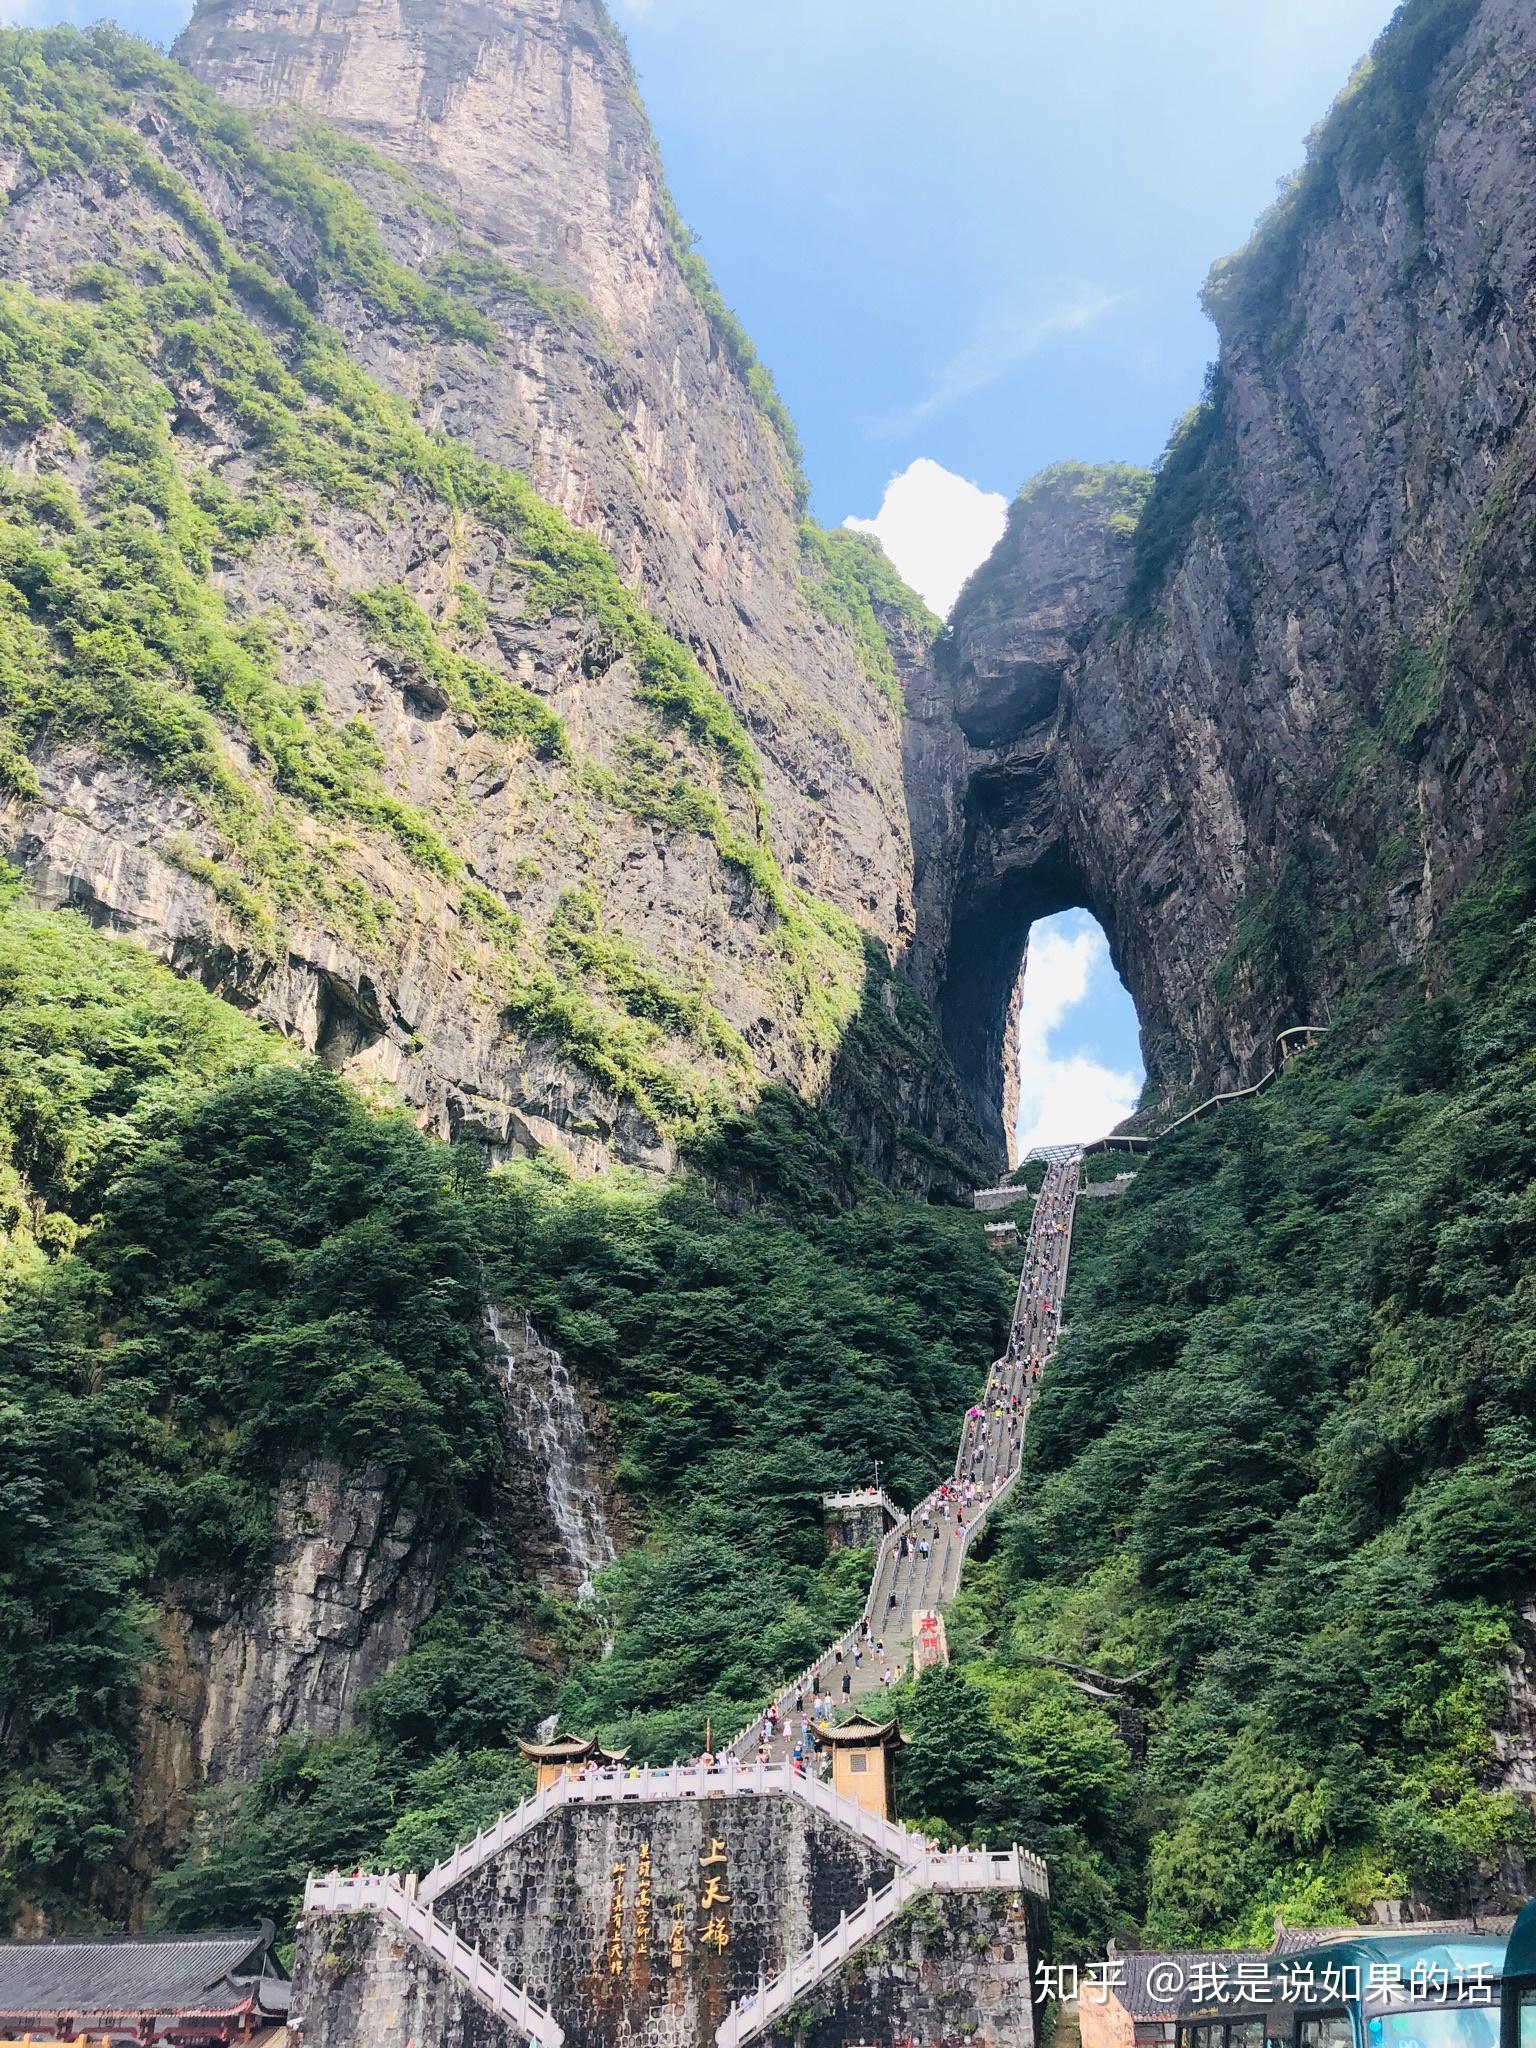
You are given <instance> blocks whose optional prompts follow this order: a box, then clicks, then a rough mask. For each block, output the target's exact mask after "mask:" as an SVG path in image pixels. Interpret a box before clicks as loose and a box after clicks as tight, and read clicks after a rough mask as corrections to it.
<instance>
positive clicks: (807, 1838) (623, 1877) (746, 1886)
mask: <svg viewBox="0 0 1536 2048" xmlns="http://www.w3.org/2000/svg"><path fill="white" fill-rule="evenodd" d="M892 1875H893V1866H892V1864H891V1863H890V1862H889V1861H888V1860H883V1859H882V1858H881V1857H879V1856H878V1855H876V1854H875V1852H874V1851H873V1850H872V1849H870V1848H869V1847H868V1846H867V1845H866V1844H864V1843H862V1842H860V1841H859V1840H858V1839H857V1837H855V1836H853V1835H850V1834H845V1833H844V1831H843V1830H842V1829H841V1828H839V1827H837V1826H836V1825H834V1824H833V1823H832V1822H830V1821H827V1820H824V1819H823V1818H822V1817H821V1816H820V1815H819V1814H816V1813H813V1812H811V1811H809V1810H808V1809H807V1808H805V1807H803V1806H801V1805H800V1804H799V1803H798V1802H797V1801H793V1800H788V1799H782V1798H779V1799H774V1798H767V1799H758V1798H738V1799H700V1800H698V1801H693V1800H686V1801H668V1802H665V1803H657V1804H647V1805H635V1806H579V1807H568V1808H567V1809H565V1811H563V1812H561V1813H558V1814H555V1815H552V1816H551V1817H550V1819H549V1820H548V1821H546V1822H545V1823H544V1825H543V1826H542V1827H539V1828H536V1829H534V1830H533V1831H532V1833H530V1834H528V1835H525V1836H523V1837H522V1838H521V1839H520V1840H518V1841H517V1842H515V1843H513V1845H512V1846H511V1848H510V1849H508V1850H507V1851H506V1852H505V1853H504V1854H503V1855H502V1856H501V1857H499V1858H498V1859H497V1861H496V1862H494V1863H490V1864H487V1865H486V1866H485V1867H484V1868H483V1869H481V1870H479V1871H476V1872H475V1873H474V1874H473V1875H472V1876H470V1877H467V1878H465V1879H464V1880H463V1882H462V1883H460V1884H458V1885H455V1886H454V1887H453V1889H452V1890H450V1891H447V1892H444V1893H443V1894H442V1895H441V1896H440V1897H439V1898H438V1899H437V1901H436V1902H435V1905H434V1911H435V1912H436V1913H437V1915H438V1917H439V1918H440V1919H442V1920H444V1921H446V1922H447V1923H448V1924H449V1925H450V1926H451V1927H453V1928H454V1930H455V1932H456V1933H458V1934H459V1935H460V1936H461V1937H462V1938H463V1939H464V1940H465V1941H467V1942H470V1943H472V1944H473V1945H474V1946H475V1947H476V1948H478V1949H479V1950H480V1952H481V1954H482V1955H484V1956H485V1957H486V1958H487V1960H488V1961H490V1962H493V1963H495V1964H496V1965H497V1966H498V1968H499V1969H500V1970H501V1972H502V1974H503V1976H505V1977H507V1978H508V1979H510V1981H511V1982H512V1983H514V1984H521V1985H522V1986H524V1988H525V1989H527V1990H528V1991H531V1992H532V1993H533V1995H534V1997H535V1998H537V1999H538V2000H539V2002H540V2003H541V2004H542V2005H545V2006H547V2007H548V2008H549V2010H550V2011H551V2012H552V2013H553V2014H554V2015H555V2017H556V2019H558V2020H559V2022H560V2024H561V2026H563V2027H564V2028H565V2032H566V2039H567V2042H568V2044H569V2048H598V2044H605V2048H606V2044H609V2043H612V2042H615V2041H619V2040H623V2041H624V2042H626V2043H634V2044H636V2048H641V2044H645V2048H694V2044H703V2043H707V2042H709V2041H710V2040H711V2039H712V2038H713V2035H714V2030H715V2028H716V2026H718V2024H719V2023H720V2021H721V2020H722V2019H723V2018H724V2017H725V2014H726V2012H727V2011H728V2010H729V2008H730V2006H731V2005H732V2004H733V2002H734V2001H735V2000H736V1999H737V1998H739V1997H740V1996H741V1995H742V1994H743V1993H745V1992H753V1991H756V1989H757V1983H758V1977H759V1974H760V1973H761V1975H763V1976H764V1977H773V1976H776V1975H777V1973H778V1972H779V1971H780V1970H782V1969H783V1968H784V1967H785V1966H786V1965H787V1964H788V1963H790V1962H791V1961H793V1959H794V1958H795V1957H796V1956H798V1955H801V1954H803V1953H804V1951H805V1950H806V1949H807V1948H809V1947H810V1945H811V1942H812V1941H813V1940H814V1939H815V1937H816V1936H817V1935H818V1934H825V1933H826V1931H827V1930H828V1929H829V1928H831V1927H835V1926H836V1925H837V1921H838V1916H839V1914H841V1913H845V1912H848V1913H851V1912H853V1911H854V1910H855V1908H857V1907H858V1906H860V1905H862V1904H863V1901H864V1896H865V1893H866V1892H868V1891H870V1890H875V1891H878V1890H879V1889H880V1888H881V1886H883V1885H885V1884H886V1883H888V1882H889V1880H890V1878H891V1876H892Z"/></svg>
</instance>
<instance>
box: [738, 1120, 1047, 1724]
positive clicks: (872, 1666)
mask: <svg viewBox="0 0 1536 2048" xmlns="http://www.w3.org/2000/svg"><path fill="white" fill-rule="evenodd" d="M1080 1161H1081V1154H1080V1153H1079V1152H1078V1151H1077V1150H1075V1149H1074V1150H1073V1151H1072V1153H1071V1155H1070V1157H1068V1158H1065V1159H1060V1160H1058V1161H1056V1162H1054V1163H1053V1164H1052V1165H1051V1166H1050V1167H1049V1168H1048V1170H1047V1172H1046V1176H1045V1180H1044V1182H1043V1183H1042V1185H1041V1189H1040V1193H1039V1196H1038V1197H1037V1199H1036V1202H1035V1210H1034V1216H1033V1219H1032V1221H1031V1223H1030V1228H1029V1238H1028V1242H1027V1243H1026V1245H1025V1250H1024V1264H1023V1267H1022V1269H1021V1271H1020V1274H1019V1285H1018V1292H1017V1293H1016V1295H1015V1296H1014V1306H1013V1322H1012V1326H1011V1328H1010V1331H1009V1336H1008V1344H1007V1348H1006V1350H1005V1351H1004V1353H1003V1356H1002V1357H1001V1358H999V1359H998V1360H997V1361H996V1362H995V1364H994V1365H993V1367H992V1370H991V1372H990V1374H989V1375H988V1377H987V1385H986V1391H985V1393H984V1394H983V1395H982V1396H981V1398H980V1399H979V1400H978V1401H976V1402H975V1403H974V1404H973V1405H972V1408H971V1409H970V1410H969V1411H968V1412H967V1414H966V1418H965V1423H964V1427H963V1428H962V1430H961V1434H960V1448H959V1450H958V1452H957V1453H956V1456H955V1465H954V1470H953V1472H952V1473H951V1475H950V1477H949V1479H948V1480H947V1481H946V1482H944V1484H943V1485H941V1486H938V1487H936V1488H935V1489H934V1491H933V1492H932V1493H930V1494H929V1495H928V1497H927V1499H926V1500H922V1501H919V1502H918V1504H917V1506H916V1507H915V1508H913V1509H912V1511H911V1513H910V1514H908V1515H907V1516H905V1517H904V1518H903V1519H902V1520H901V1521H899V1522H898V1523H897V1524H896V1526H895V1527H894V1528H893V1529H891V1530H890V1531H889V1532H888V1533H887V1535H886V1537H885V1539H884V1541H883V1542H882V1543H881V1545H880V1549H879V1553H878V1555H877V1557H876V1560H875V1568H874V1573H873V1576H872V1578H871V1582H870V1589H869V1594H868V1597H867V1599H866V1600H865V1603H864V1611H863V1613H862V1615H861V1616H860V1618H859V1620H858V1621H857V1622H855V1624H854V1626H853V1627H852V1628H851V1629H850V1630H849V1631H848V1633H847V1634H846V1635H845V1636H844V1637H843V1638H842V1639H841V1641H840V1642H837V1643H833V1644H831V1645H829V1647H828V1648H827V1649H826V1650H825V1651H824V1652H823V1653H822V1655H821V1656H820V1657H819V1658H818V1659H817V1660H816V1662H815V1663H814V1664H813V1665H811V1666H809V1667H808V1669H807V1670H805V1671H803V1672H802V1673H801V1674H800V1675H799V1677H798V1678H796V1679H794V1680H793V1681H792V1682H791V1683H790V1684H789V1685H787V1686H786V1687H785V1688H784V1689H783V1691H782V1692H781V1693H780V1694H779V1696H778V1698H777V1700H776V1701H775V1702H774V1705H775V1706H776V1708H777V1710H778V1729H777V1732H776V1733H775V1734H773V1735H771V1736H770V1737H769V1738H768V1740H767V1744H766V1747H767V1752H768V1755H769V1757H770V1758H771V1759H772V1760H773V1761H775V1762H780V1761H783V1760H784V1759H785V1758H787V1757H788V1756H789V1755H790V1754H791V1752H792V1749H793V1746H794V1744H795V1742H796V1741H797V1740H798V1739H800V1737H801V1734H802V1724H803V1723H804V1722H805V1720H806V1719H807V1718H808V1716H809V1714H810V1711H811V1702H812V1700H813V1699H814V1698H815V1697H816V1696H817V1695H818V1694H820V1695H822V1696H823V1697H825V1696H830V1697H831V1700H832V1705H833V1711H834V1712H836V1710H837V1708H838V1707H839V1706H841V1705H843V1704H849V1705H852V1704H854V1703H860V1704H863V1705H864V1707H865V1709H866V1711H867V1712H869V1713H871V1714H874V1715H875V1716H876V1718H878V1717H879V1698H878V1695H880V1694H882V1693H883V1692H884V1691H885V1683H884V1680H885V1675H886V1674H887V1673H891V1674H892V1675H893V1678H894V1679H900V1678H902V1677H905V1676H906V1675H907V1673H908V1672H909V1671H910V1670H911V1667H912V1646H913V1642H914V1640H915V1638H916V1633H917V1617H918V1616H919V1615H920V1614H922V1613H924V1612H925V1611H931V1610H937V1611H939V1612H942V1611H943V1609H944V1608H945V1607H946V1606H948V1604H949V1602H950V1601H951V1600H953V1599H954V1597H955V1594H956V1593H957V1592H958V1590H959V1587H960V1574H961V1571H962V1569H963V1567H964V1564H965V1554H966V1552H967V1550H968V1549H969V1548H970V1545H971V1543H972V1541H973V1540H974V1538H975V1535H976V1532H977V1530H978V1529H979V1528H981V1527H982V1526H983V1525H984V1523H985V1521H986V1519H987V1516H988V1515H989V1514H990V1513H991V1511H992V1509H993V1508H994V1507H996V1506H997V1505H998V1503H999V1502H1000V1501H1002V1500H1003V1499H1004V1498H1005V1497H1006V1495H1007V1494H1008V1492H1009V1491H1010V1489H1011V1488H1012V1486H1013V1484H1014V1482H1015V1481H1016V1480H1017V1478H1018V1475H1019V1468H1020V1463H1021V1461H1022V1458H1023V1455H1024V1438H1025V1434H1026V1431H1027V1429H1028V1425H1029V1410H1030V1404H1031V1401H1032V1399H1033V1396H1034V1390H1035V1387H1036V1385H1037V1383H1038V1374H1039V1372H1040V1371H1041V1370H1042V1369H1043V1368H1044V1367H1045V1365H1046V1364H1047V1363H1048V1361H1049V1359H1050V1357H1051V1355H1052V1353H1053V1352H1054V1350H1055V1348H1056V1340H1057V1337H1058V1335H1059V1334H1060V1330H1061V1300H1062V1295H1063V1293H1064V1291H1065V1289H1066V1284H1067V1260H1068V1257H1069V1255H1070V1253H1071V1248H1072V1219H1073V1215H1074V1212H1075V1208H1076V1203H1077V1192H1078V1177H1079V1167H1080ZM1015 1411H1016V1412H1015ZM967 1484H970V1485H971V1486H973V1488H974V1493H973V1495H972V1498H971V1500H970V1501H969V1502H967V1501H966V1497H965V1489H966V1486H967ZM925 1544H926V1545H927V1549H928V1555H927V1556H926V1557H925V1556H924V1555H923V1546H924V1545H925ZM882 1651H883V1654H882ZM845 1674H847V1676H848V1679H849V1691H848V1693H847V1694H846V1695H845V1694H844V1692H843V1677H844V1675H845ZM797 1703H798V1704H797ZM766 1720H767V1709H766V1708H765V1709H764V1710H763V1711H762V1712H759V1713H757V1714H755V1715H754V1716H753V1718H752V1720H751V1721H750V1722H749V1723H748V1725H747V1726H746V1727H745V1728H743V1729H742V1731H741V1732H740V1734H739V1735H737V1736H736V1737H735V1739H734V1740H733V1741H732V1742H731V1743H730V1745H729V1753H730V1754H731V1755H733V1756H736V1757H738V1758H741V1759H743V1760H745V1759H749V1758H752V1757H755V1756H757V1755H758V1753H759V1750H760V1748H761V1747H762V1746H763V1730H764V1725H765V1722H766ZM807 1747H809V1745H807Z"/></svg>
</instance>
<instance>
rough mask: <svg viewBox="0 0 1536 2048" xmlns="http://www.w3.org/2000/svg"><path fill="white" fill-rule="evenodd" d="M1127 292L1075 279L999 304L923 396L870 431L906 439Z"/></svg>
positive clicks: (1083, 325) (1089, 321) (1108, 308)
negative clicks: (1022, 301)
mask: <svg viewBox="0 0 1536 2048" xmlns="http://www.w3.org/2000/svg"><path fill="white" fill-rule="evenodd" d="M1125 296H1126V294H1125V293H1124V292H1106V291H1103V290H1101V289H1100V288H1099V287H1098V286H1097V285H1091V284H1084V283H1082V282H1080V281H1078V280H1075V279H1073V280H1068V281H1066V282H1063V283H1059V284H1055V285H1052V286H1050V287H1048V288H1046V289H1045V290H1044V291H1042V292H1041V293H1040V294H1039V295H1038V296H1037V297H1036V298H1035V299H1034V300H1033V301H1031V302H1030V303H1028V304H1025V305H1015V306H1004V307H998V308H996V309H995V310H994V311H993V312H991V313H989V314H988V315H987V316H986V318H985V319H984V320H983V321H982V323H981V325H980V326H979V327H978V328H977V330H976V332H975V333H974V334H973V335H972V336H971V338H970V340H969V341H968V342H966V344H965V346H964V347H963V348H961V349H958V350H957V351H956V353H955V354H954V355H952V356H951V357H950V359H949V361H948V362H947V363H945V364H944V365H943V367H942V368H941V369H940V370H939V371H938V372H937V374H936V375H935V377H934V379H933V382H932V383H931V384H930V385H929V387H928V390H927V391H926V393H925V394H924V395H923V397H921V398H919V399H918V400H917V401H916V402H915V403H914V404H912V405H908V406H903V407H902V408H901V409H900V410H899V411H897V412H893V413H888V414H887V415H886V416H885V418H883V419H879V420H875V421H872V422H871V423H870V428H869V431H870V432H871V433H872V434H873V435H874V436H875V437H876V439H879V440H891V441H896V440H901V439H902V438H904V437H905V436H906V435H908V434H911V433H913V432H914V431H915V430H916V429H917V428H918V427H920V426H922V425H923V424H924V422H925V421H927V420H931V419H932V418H933V417H934V415H935V414H936V413H941V412H946V411H947V410H948V409H949V407H950V406H952V405H958V404H959V403H960V401H961V399H963V398H974V397H975V395H976V394H977V392H979V391H987V390H990V388H991V387H992V386H993V385H994V384H996V383H998V382H1000V380H1001V379H1002V378H1004V377H1006V376H1007V374H1008V372H1009V371H1010V370H1016V369H1017V368H1018V366H1019V364H1020V363H1023V362H1027V361H1028V360H1029V358H1030V357H1031V356H1035V355H1038V354H1039V353H1040V351H1041V350H1042V349H1044V348H1048V347H1049V346H1050V344H1051V343H1052V342H1053V341H1060V340H1063V339H1064V338H1065V337H1066V336H1067V335H1069V334H1081V333H1082V332H1083V330H1084V329H1085V328H1088V327H1092V326H1093V325H1094V324H1095V323H1096V322H1097V321H1099V320H1102V319H1103V317H1104V315H1105V314H1106V313H1108V312H1110V311H1111V310H1112V309H1113V308H1114V307H1116V306H1118V305H1119V304H1120V303H1121V302H1122V300H1123V299H1124V298H1125Z"/></svg>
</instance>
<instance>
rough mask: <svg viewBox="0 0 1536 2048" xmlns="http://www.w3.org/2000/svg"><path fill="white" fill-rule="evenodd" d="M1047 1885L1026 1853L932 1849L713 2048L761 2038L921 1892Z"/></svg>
mask: <svg viewBox="0 0 1536 2048" xmlns="http://www.w3.org/2000/svg"><path fill="white" fill-rule="evenodd" d="M1044 1879H1045V1865H1044V1864H1043V1863H1042V1862H1041V1860H1040V1858H1039V1857H1038V1856H1031V1855H1029V1854H1028V1852H1027V1851H1025V1850H1021V1849H1008V1850H1001V1851H999V1850H990V1849H938V1848H934V1847H933V1846H932V1844H930V1845H929V1853H928V1855H927V1856H926V1857H925V1859H924V1861H923V1863H922V1864H921V1865H920V1866H919V1867H917V1868H915V1869H909V1870H898V1871H897V1873H896V1875H895V1876H894V1877H893V1878H892V1879H891V1881H890V1883H889V1884H888V1885H885V1886H884V1887H883V1888H882V1889H881V1890H880V1891H877V1892H875V1891H872V1892H870V1893H868V1894H867V1895H866V1897H865V1900H864V1903H863V1905H862V1906H860V1907H859V1908H858V1910H857V1911H856V1912H853V1913H845V1914H844V1915H843V1916H842V1918H841V1919H840V1920H839V1921H838V1923H837V1925H836V1927H834V1928H831V1929H830V1930H829V1931H828V1932H827V1933H826V1934H823V1935H821V1936H819V1937H818V1938H817V1939H816V1940H815V1941H813V1942H812V1943H811V1945H810V1947H809V1948H808V1949H807V1950H806V1952H805V1954H804V1955H803V1956H797V1957H796V1958H795V1960H794V1961H793V1962H792V1963H791V1964H790V1965H789V1967H788V1969H785V1970H781V1971H780V1972H779V1974H778V1976H777V1977H773V1978H770V1979H769V1980H768V1982H767V1983H765V1984H760V1985H759V1986H758V1988H757V1992H756V1995H755V1996H753V1997H751V1998H747V1999H744V2000H743V2001H742V2002H741V2004H739V2005H738V2006H736V2007H734V2008H733V2010H732V2011H731V2012H729V2013H727V2015H726V2017H725V2018H724V2019H723V2020H722V2021H721V2022H720V2024H719V2026H718V2027H717V2028H716V2029H715V2048H740V2044H741V2043H742V2042H744V2041H749V2040H751V2039H752V2037H753V2036H754V2035H756V2034H760V2033H761V2032H762V2031H763V2029H764V2028H765V2027H767V2026H769V2025H770V2024H771V2023H772V2022H773V2021H774V2020H776V2019H778V2018H779V2017H780V2016H781V2015H782V2014H783V2013H786V2012H788V2010H789V2008H790V2007H791V2006H792V2005H793V2004H794V2003H795V2001H796V1999H798V1998H801V1997H803V1996H804V1995H805V1993H806V1992H807V1991H814V1990H815V1988H816V1986H817V1985H818V1984H822V1983H825V1981H826V1980H827V1979H828V1978H829V1977H835V1976H837V1975H838V1974H839V1973H840V1971H841V1970H842V1969H843V1967H844V1965H845V1964H846V1963H847V1961H848V1958H849V1956H850V1955H852V1954H853V1952H854V1950H855V1949H858V1948H862V1947H863V1946H864V1945H865V1943H866V1942H870V1941H873V1940H874V1938H875V1936H876V1935H877V1934H882V1933H883V1932H884V1931H885V1929H886V1928H887V1927H889V1926H890V1924H891V1922H892V1921H893V1920H895V1918H896V1917H897V1915H898V1914H899V1913H900V1912H901V1911H902V1909H903V1907H905V1906H907V1905H909V1904H910V1903H911V1902H912V1900H913V1899H916V1898H921V1897H922V1895H923V1894H924V1893H925V1892H930V1891H1002V1890H1010V1891H1021V1890H1029V1891H1033V1890H1036V1889H1038V1888H1040V1887H1043V1884H1044ZM1032 1880H1038V1884H1037V1883H1036V1882H1033V1881H1032ZM1042 1896H1043V1891H1042Z"/></svg>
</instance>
